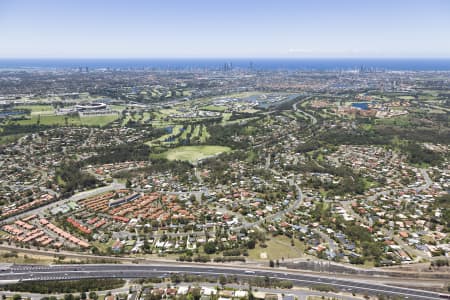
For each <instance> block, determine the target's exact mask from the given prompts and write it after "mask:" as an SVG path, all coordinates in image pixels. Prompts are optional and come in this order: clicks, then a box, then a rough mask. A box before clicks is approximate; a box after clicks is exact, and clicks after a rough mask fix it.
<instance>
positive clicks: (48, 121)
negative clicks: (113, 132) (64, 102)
mask: <svg viewBox="0 0 450 300" xmlns="http://www.w3.org/2000/svg"><path fill="white" fill-rule="evenodd" d="M118 117H119V116H117V115H111V116H91V117H83V118H79V117H68V116H56V115H51V116H47V115H41V116H38V115H33V116H31V118H30V119H26V120H19V121H17V123H18V124H19V125H33V124H38V121H39V124H41V125H61V126H65V125H75V126H76V125H78V126H80V125H84V126H106V125H108V124H109V123H111V122H113V121H115V120H116V119H117V118H118Z"/></svg>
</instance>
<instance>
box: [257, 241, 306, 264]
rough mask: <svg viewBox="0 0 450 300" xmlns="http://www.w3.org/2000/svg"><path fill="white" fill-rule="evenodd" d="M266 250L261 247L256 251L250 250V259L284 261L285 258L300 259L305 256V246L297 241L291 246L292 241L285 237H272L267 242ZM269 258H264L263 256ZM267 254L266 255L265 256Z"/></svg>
mask: <svg viewBox="0 0 450 300" xmlns="http://www.w3.org/2000/svg"><path fill="white" fill-rule="evenodd" d="M266 245H267V247H266V248H261V247H260V246H259V245H257V246H256V247H255V249H251V250H249V258H251V259H256V260H260V259H263V260H269V259H282V258H283V257H284V258H298V257H301V256H302V255H303V251H304V247H303V244H302V243H301V242H300V241H298V240H296V241H295V245H294V246H291V240H290V239H289V238H288V237H285V236H277V237H272V238H270V240H268V241H266ZM261 254H263V256H265V257H267V258H263V257H262V256H261ZM264 254H265V255H264Z"/></svg>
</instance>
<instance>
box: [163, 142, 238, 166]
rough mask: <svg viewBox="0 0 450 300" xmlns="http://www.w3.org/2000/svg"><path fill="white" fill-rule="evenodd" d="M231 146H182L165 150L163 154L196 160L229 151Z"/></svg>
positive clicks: (186, 159)
mask: <svg viewBox="0 0 450 300" xmlns="http://www.w3.org/2000/svg"><path fill="white" fill-rule="evenodd" d="M229 151H231V148H229V147H224V146H182V147H177V148H173V149H170V150H168V151H166V152H163V153H162V154H161V155H162V156H163V157H165V158H167V159H168V160H184V161H190V162H195V161H198V160H199V159H203V158H206V157H208V156H214V155H217V154H220V153H224V152H229Z"/></svg>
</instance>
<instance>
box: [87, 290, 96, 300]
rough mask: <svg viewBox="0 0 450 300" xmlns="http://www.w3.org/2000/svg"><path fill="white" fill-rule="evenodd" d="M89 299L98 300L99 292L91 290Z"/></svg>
mask: <svg viewBox="0 0 450 300" xmlns="http://www.w3.org/2000/svg"><path fill="white" fill-rule="evenodd" d="M89 299H92V300H97V299H98V295H97V293H96V292H90V293H89Z"/></svg>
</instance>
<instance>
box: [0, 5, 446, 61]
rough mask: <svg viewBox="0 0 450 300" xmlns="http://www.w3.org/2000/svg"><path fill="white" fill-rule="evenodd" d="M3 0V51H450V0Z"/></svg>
mask: <svg viewBox="0 0 450 300" xmlns="http://www.w3.org/2000/svg"><path fill="white" fill-rule="evenodd" d="M335 2H336V1H329V0H320V1H314V2H309V1H282V2H275V1H257V2H256V1H245V2H244V3H239V2H238V1H234V0H233V1H227V2H212V3H211V2H209V1H202V0H196V1H189V2H186V1H179V0H174V1H167V2H156V1H133V2H132V3H131V4H130V3H125V2H122V1H95V2H93V3H91V2H89V1H77V2H63V3H61V2H59V1H54V0H45V1H35V2H32V1H25V0H23V1H9V0H5V1H2V2H0V44H2V47H1V48H0V58H219V57H227V58H288V59H289V58H366V57H378V58H388V57H389V58H416V57H419V58H444V57H445V58H448V57H450V41H449V40H448V39H446V38H445V37H446V34H447V31H448V28H450V18H448V16H449V15H450V3H448V2H446V1H440V0H433V1H426V2H425V1H403V0H402V1H396V2H395V3H390V2H389V1H384V0H383V1H377V2H376V3H367V2H364V3H361V2H360V1H354V0H347V1H341V2H339V3H335Z"/></svg>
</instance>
